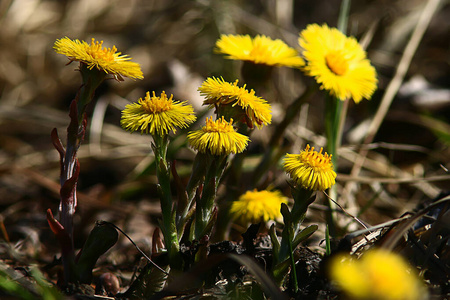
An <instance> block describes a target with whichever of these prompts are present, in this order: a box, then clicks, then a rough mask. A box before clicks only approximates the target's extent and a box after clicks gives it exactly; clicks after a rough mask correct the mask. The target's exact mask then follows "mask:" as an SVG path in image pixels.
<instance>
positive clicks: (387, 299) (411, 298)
mask: <svg viewBox="0 0 450 300" xmlns="http://www.w3.org/2000/svg"><path fill="white" fill-rule="evenodd" d="M329 272H330V274H329V275H330V278H331V280H332V281H333V283H335V284H336V286H337V287H338V288H340V289H341V290H342V291H343V292H344V293H345V294H346V295H347V296H349V297H350V299H373V300H375V299H376V300H419V299H427V291H426V288H425V285H424V283H423V282H422V280H421V279H420V278H419V276H418V275H417V274H416V270H415V269H414V268H413V267H411V266H410V265H409V264H408V263H407V262H406V261H405V260H404V259H403V257H401V256H400V255H398V254H395V253H392V252H389V251H387V250H381V249H375V250H369V251H368V252H367V253H365V254H363V256H362V257H361V258H360V259H353V258H351V257H350V256H349V255H337V256H335V257H334V258H333V259H332V260H331V263H330V269H329Z"/></svg>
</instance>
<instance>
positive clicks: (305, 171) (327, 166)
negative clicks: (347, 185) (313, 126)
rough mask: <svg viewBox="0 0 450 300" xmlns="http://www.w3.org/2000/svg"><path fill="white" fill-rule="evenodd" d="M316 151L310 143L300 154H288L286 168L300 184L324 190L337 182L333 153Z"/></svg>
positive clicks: (304, 186)
mask: <svg viewBox="0 0 450 300" xmlns="http://www.w3.org/2000/svg"><path fill="white" fill-rule="evenodd" d="M322 151H323V148H320V151H319V152H317V151H314V147H312V148H310V147H309V145H307V146H306V149H305V150H303V151H302V152H301V153H300V154H289V153H288V154H286V157H285V159H284V170H285V171H286V172H287V173H288V174H289V175H290V176H291V178H292V179H293V180H294V181H295V182H297V184H299V185H300V186H302V187H303V188H305V189H307V190H313V191H324V190H326V189H328V188H329V187H331V186H332V185H334V184H335V179H336V173H335V172H334V171H333V163H332V162H331V155H328V154H327V153H326V152H325V153H324V154H322Z"/></svg>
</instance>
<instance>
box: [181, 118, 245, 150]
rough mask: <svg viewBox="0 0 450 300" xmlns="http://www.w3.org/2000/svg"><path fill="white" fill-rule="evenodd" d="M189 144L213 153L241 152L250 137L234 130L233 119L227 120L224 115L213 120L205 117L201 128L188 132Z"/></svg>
mask: <svg viewBox="0 0 450 300" xmlns="http://www.w3.org/2000/svg"><path fill="white" fill-rule="evenodd" d="M187 138H188V141H189V144H190V145H191V146H192V147H193V148H194V149H196V150H198V151H199V152H201V153H206V152H208V151H209V152H211V153H212V154H213V155H223V154H226V155H228V154H230V153H241V152H243V151H244V150H245V148H246V147H247V144H248V142H249V141H250V139H249V138H248V137H247V136H245V135H242V134H240V133H238V132H236V131H235V130H234V128H233V119H231V120H230V122H227V121H226V120H225V119H224V117H222V118H221V119H218V120H216V121H213V119H212V117H210V118H209V119H208V118H206V125H205V126H203V128H202V129H200V130H196V131H191V132H189V134H188V136H187Z"/></svg>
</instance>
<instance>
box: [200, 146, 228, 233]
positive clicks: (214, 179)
mask: <svg viewBox="0 0 450 300" xmlns="http://www.w3.org/2000/svg"><path fill="white" fill-rule="evenodd" d="M227 158H228V155H221V156H214V155H208V169H207V171H206V175H205V182H204V185H203V191H202V195H201V197H199V198H198V200H197V204H196V217H195V230H194V239H197V240H200V238H202V237H203V236H204V235H205V234H206V232H205V229H206V228H207V227H208V223H209V222H210V220H211V216H212V212H213V210H214V204H215V199H216V193H217V188H218V186H219V183H220V179H221V178H222V174H223V171H224V167H225V164H226V161H227Z"/></svg>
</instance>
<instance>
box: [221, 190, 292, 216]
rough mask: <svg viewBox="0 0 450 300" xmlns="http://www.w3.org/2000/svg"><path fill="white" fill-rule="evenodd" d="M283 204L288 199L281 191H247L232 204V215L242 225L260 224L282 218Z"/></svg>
mask: <svg viewBox="0 0 450 300" xmlns="http://www.w3.org/2000/svg"><path fill="white" fill-rule="evenodd" d="M281 203H286V204H287V198H286V197H284V196H283V195H282V194H281V192H280V191H267V190H264V191H257V190H256V189H255V190H253V191H247V192H246V193H245V194H243V195H241V196H240V197H239V199H238V200H237V201H234V202H233V203H232V204H231V208H230V214H231V215H232V218H233V219H234V220H236V221H237V222H238V223H240V224H248V223H253V224H256V223H259V222H261V221H264V222H266V221H269V220H275V219H277V218H279V217H281V212H280V209H281Z"/></svg>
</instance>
